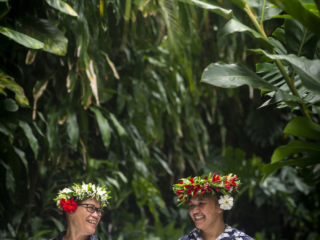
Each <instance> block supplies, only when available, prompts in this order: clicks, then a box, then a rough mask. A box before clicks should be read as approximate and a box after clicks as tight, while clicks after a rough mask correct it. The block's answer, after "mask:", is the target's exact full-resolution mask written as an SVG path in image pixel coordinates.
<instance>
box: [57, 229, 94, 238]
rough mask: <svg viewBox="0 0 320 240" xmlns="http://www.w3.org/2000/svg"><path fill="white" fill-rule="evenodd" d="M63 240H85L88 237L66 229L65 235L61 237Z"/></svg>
mask: <svg viewBox="0 0 320 240" xmlns="http://www.w3.org/2000/svg"><path fill="white" fill-rule="evenodd" d="M62 239H63V240H87V239H88V235H81V234H80V233H79V232H78V231H75V230H73V229H72V228H70V227H68V229H67V233H66V234H65V235H64V236H63V238H62Z"/></svg>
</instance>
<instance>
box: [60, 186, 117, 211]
mask: <svg viewBox="0 0 320 240" xmlns="http://www.w3.org/2000/svg"><path fill="white" fill-rule="evenodd" d="M73 185H74V186H72V187H70V188H65V189H63V190H61V191H59V193H58V196H57V197H56V198H55V199H54V201H56V202H57V207H58V208H59V209H60V210H63V211H66V212H67V213H70V212H73V211H75V210H77V206H78V205H77V203H76V201H83V200H85V199H87V198H90V197H91V198H95V199H97V200H98V201H100V204H101V208H103V207H106V206H107V204H108V199H110V198H111V197H110V196H109V195H108V194H109V193H110V191H109V192H107V191H106V190H107V188H106V186H102V187H100V186H99V185H98V186H97V187H96V186H95V185H94V184H92V183H89V184H84V183H82V185H80V184H75V183H74V184H73Z"/></svg>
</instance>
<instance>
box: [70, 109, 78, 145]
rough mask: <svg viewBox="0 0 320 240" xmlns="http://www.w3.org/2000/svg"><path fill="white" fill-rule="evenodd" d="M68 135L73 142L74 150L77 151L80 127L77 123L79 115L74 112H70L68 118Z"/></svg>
mask: <svg viewBox="0 0 320 240" xmlns="http://www.w3.org/2000/svg"><path fill="white" fill-rule="evenodd" d="M67 126H68V135H69V138H70V140H71V145H72V147H73V149H77V144H78V140H79V126H78V121H77V115H76V113H75V112H74V111H72V112H70V113H69V114H68V117H67Z"/></svg>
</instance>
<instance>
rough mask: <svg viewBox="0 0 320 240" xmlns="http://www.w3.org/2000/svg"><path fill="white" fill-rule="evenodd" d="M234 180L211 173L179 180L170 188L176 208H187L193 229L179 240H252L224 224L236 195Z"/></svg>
mask: <svg viewBox="0 0 320 240" xmlns="http://www.w3.org/2000/svg"><path fill="white" fill-rule="evenodd" d="M239 185H240V180H239V179H238V178H237V176H236V175H235V176H232V174H229V175H227V176H222V177H221V176H220V175H216V173H215V174H214V175H213V176H212V177H211V173H208V174H205V175H202V176H201V177H200V176H199V177H194V178H192V177H189V178H183V179H182V182H180V183H178V184H175V185H173V191H174V192H175V193H176V194H177V195H178V202H179V206H180V205H181V204H185V205H187V204H189V214H190V217H191V218H192V220H193V221H194V223H195V225H196V228H195V229H194V230H192V231H191V232H190V233H189V234H188V235H186V236H184V237H182V238H180V239H179V240H232V239H234V240H253V239H252V238H251V237H249V236H248V235H246V234H245V233H243V232H241V231H239V230H238V229H234V228H231V227H230V226H228V225H226V224H225V220H226V216H227V211H228V210H230V209H231V208H232V206H233V198H232V197H231V193H232V192H238V189H239Z"/></svg>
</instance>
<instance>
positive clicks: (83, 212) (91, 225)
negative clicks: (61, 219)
mask: <svg viewBox="0 0 320 240" xmlns="http://www.w3.org/2000/svg"><path fill="white" fill-rule="evenodd" d="M81 204H90V205H93V206H95V207H96V208H100V207H101V206H100V202H99V201H97V200H96V199H95V198H88V199H86V200H84V201H82V202H81ZM99 221H100V217H99V216H98V214H97V211H95V212H94V213H91V212H88V211H87V209H86V205H79V206H78V207H77V210H76V211H75V212H71V213H70V220H69V224H70V225H71V226H72V227H73V228H74V229H75V230H76V231H77V232H78V233H79V235H92V234H94V232H95V230H96V227H97V225H98V223H99Z"/></svg>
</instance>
